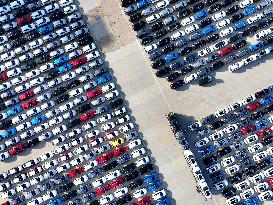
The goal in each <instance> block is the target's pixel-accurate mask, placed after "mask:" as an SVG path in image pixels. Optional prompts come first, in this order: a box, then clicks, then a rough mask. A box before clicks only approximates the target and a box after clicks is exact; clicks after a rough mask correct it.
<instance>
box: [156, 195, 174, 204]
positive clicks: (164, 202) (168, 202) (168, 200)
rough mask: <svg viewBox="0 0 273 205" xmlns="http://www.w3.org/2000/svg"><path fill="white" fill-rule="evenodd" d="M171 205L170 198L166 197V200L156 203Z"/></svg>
mask: <svg viewBox="0 0 273 205" xmlns="http://www.w3.org/2000/svg"><path fill="white" fill-rule="evenodd" d="M169 204H171V198H170V197H165V198H164V199H162V200H161V201H159V202H157V203H156V205H169Z"/></svg>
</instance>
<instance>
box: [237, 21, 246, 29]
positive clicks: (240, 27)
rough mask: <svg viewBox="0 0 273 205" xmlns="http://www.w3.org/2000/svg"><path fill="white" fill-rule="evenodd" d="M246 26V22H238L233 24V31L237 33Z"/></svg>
mask: <svg viewBox="0 0 273 205" xmlns="http://www.w3.org/2000/svg"><path fill="white" fill-rule="evenodd" d="M247 25H248V23H247V22H246V21H240V22H238V23H236V24H234V29H235V31H237V30H240V29H242V28H244V27H246V26H247Z"/></svg>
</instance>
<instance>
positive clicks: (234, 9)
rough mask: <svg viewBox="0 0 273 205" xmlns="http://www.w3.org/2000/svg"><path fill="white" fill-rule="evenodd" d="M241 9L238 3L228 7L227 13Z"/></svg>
mask: <svg viewBox="0 0 273 205" xmlns="http://www.w3.org/2000/svg"><path fill="white" fill-rule="evenodd" d="M239 10H240V7H239V6H238V5H234V6H231V7H229V8H228V9H227V11H226V14H227V15H230V14H233V13H236V12H237V11H239Z"/></svg>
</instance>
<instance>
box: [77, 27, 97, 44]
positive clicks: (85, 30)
mask: <svg viewBox="0 0 273 205" xmlns="http://www.w3.org/2000/svg"><path fill="white" fill-rule="evenodd" d="M88 33H89V30H88V28H80V29H79V30H77V31H75V33H74V34H75V36H76V37H79V36H81V35H84V34H88ZM92 44H93V43H92ZM92 44H91V45H92ZM84 47H85V46H84Z"/></svg>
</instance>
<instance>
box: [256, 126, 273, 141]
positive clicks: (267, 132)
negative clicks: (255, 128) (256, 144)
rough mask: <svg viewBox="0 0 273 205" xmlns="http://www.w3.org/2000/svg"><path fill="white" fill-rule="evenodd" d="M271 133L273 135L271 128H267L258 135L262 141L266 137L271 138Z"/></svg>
mask: <svg viewBox="0 0 273 205" xmlns="http://www.w3.org/2000/svg"><path fill="white" fill-rule="evenodd" d="M271 133H272V129H271V128H270V127H268V128H265V129H263V130H261V131H259V132H258V133H257V134H258V136H259V137H260V138H261V139H263V138H265V137H268V136H270V135H271Z"/></svg>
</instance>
